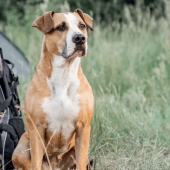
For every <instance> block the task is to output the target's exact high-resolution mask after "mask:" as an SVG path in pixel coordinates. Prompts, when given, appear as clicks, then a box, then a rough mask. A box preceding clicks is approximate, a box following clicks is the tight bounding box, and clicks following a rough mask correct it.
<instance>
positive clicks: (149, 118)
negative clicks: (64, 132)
mask: <svg viewBox="0 0 170 170" xmlns="http://www.w3.org/2000/svg"><path fill="white" fill-rule="evenodd" d="M46 3H47V4H43V5H44V6H43V5H42V7H41V9H38V10H37V9H35V13H32V11H31V9H29V8H28V10H26V11H27V13H26V16H25V20H26V21H27V22H26V23H25V26H20V25H17V24H16V23H17V19H15V18H14V19H15V20H16V22H14V21H11V20H10V14H8V20H9V23H8V25H7V26H6V27H5V30H6V34H7V35H8V36H9V37H10V38H11V39H12V40H13V41H14V42H15V43H16V44H17V45H18V46H19V47H20V48H21V49H22V50H23V51H24V52H25V54H26V56H27V57H28V59H29V61H30V63H31V75H30V79H31V77H32V75H33V74H34V72H35V69H36V65H37V63H38V61H39V56H40V51H41V43H42V38H43V34H42V33H40V32H39V31H38V30H36V29H34V28H31V23H32V21H33V20H34V19H35V18H36V17H37V16H38V15H40V14H42V11H43V12H44V10H53V8H51V7H49V6H50V2H48V1H47V2H46ZM47 7H48V8H47ZM64 9H67V10H69V5H68V3H65V5H64V6H62V7H61V10H62V11H64ZM54 10H55V9H54ZM133 10H135V11H136V15H137V17H136V18H137V20H136V21H135V22H134V21H133V20H132V19H131V17H130V15H129V13H130V12H129V8H125V9H124V11H125V13H126V17H127V23H126V24H120V23H117V22H116V23H115V22H113V23H108V25H106V27H105V28H101V27H100V25H99V23H98V24H97V25H96V24H94V30H95V31H94V32H89V39H88V43H89V45H88V46H89V49H88V54H87V57H85V58H83V59H82V67H83V70H84V74H85V75H86V77H87V79H88V80H89V82H90V84H91V86H92V88H93V92H94V96H95V112H94V116H93V120H92V123H91V126H92V131H91V141H90V157H91V158H94V159H95V164H94V166H95V169H96V170H104V169H105V170H113V169H114V170H122V169H124V170H130V169H131V170H134V169H136V170H145V169H146V170H147V169H150V170H168V169H170V19H169V14H170V10H169V9H168V5H167V8H166V10H167V11H166V12H167V18H166V19H165V18H161V19H160V20H158V21H156V20H155V19H154V18H152V17H151V16H150V14H149V12H146V13H145V14H144V13H142V12H141V10H140V8H138V7H136V8H135V9H133ZM56 11H57V10H56ZM113 28H114V30H113ZM30 79H29V80H28V81H27V82H22V83H21V85H20V87H19V92H20V96H21V99H22V103H23V101H24V96H25V91H26V88H27V86H28V83H29V81H30Z"/></svg>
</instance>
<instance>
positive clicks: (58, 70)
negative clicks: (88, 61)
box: [37, 44, 81, 95]
mask: <svg viewBox="0 0 170 170" xmlns="http://www.w3.org/2000/svg"><path fill="white" fill-rule="evenodd" d="M80 61H81V58H80V57H75V58H71V59H64V58H63V57H62V56H58V55H52V54H50V53H49V51H48V50H47V48H46V46H45V44H43V49H42V52H41V58H40V62H39V64H38V69H37V71H38V72H39V71H40V72H41V73H43V74H41V75H42V76H43V77H44V76H45V77H44V78H45V79H46V80H47V83H48V85H49V87H50V90H51V92H53V94H55V95H56V94H59V93H60V92H62V93H65V94H66V93H67V94H68V95H69V94H71V93H72V92H74V91H75V90H76V89H77V88H78V87H79V80H78V70H79V67H81V66H80Z"/></svg>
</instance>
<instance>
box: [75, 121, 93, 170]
mask: <svg viewBox="0 0 170 170" xmlns="http://www.w3.org/2000/svg"><path fill="white" fill-rule="evenodd" d="M76 126H77V129H76V145H75V151H76V169H77V170H86V166H87V160H88V148H89V140H90V130H91V127H90V125H84V123H82V122H77V124H76Z"/></svg>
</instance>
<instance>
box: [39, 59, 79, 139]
mask: <svg viewBox="0 0 170 170" xmlns="http://www.w3.org/2000/svg"><path fill="white" fill-rule="evenodd" d="M79 63H80V58H79V57H77V58H75V59H72V61H70V62H68V61H67V60H66V59H63V58H62V57H61V56H55V57H54V62H53V71H52V74H51V77H50V78H49V79H47V82H48V85H49V88H50V90H51V95H50V96H49V97H46V98H44V102H43V105H42V107H43V109H44V111H45V113H47V117H46V120H47V122H48V124H49V126H48V129H49V130H50V131H52V132H53V133H54V134H57V133H58V132H60V131H61V132H62V136H63V137H64V138H65V140H66V141H67V139H68V138H69V136H70V134H71V132H72V131H73V130H74V129H75V125H74V121H75V119H76V118H77V116H78V113H79V96H80V95H79V94H78V92H77V89H78V87H79V85H80V82H79V79H78V75H77V72H78V67H79Z"/></svg>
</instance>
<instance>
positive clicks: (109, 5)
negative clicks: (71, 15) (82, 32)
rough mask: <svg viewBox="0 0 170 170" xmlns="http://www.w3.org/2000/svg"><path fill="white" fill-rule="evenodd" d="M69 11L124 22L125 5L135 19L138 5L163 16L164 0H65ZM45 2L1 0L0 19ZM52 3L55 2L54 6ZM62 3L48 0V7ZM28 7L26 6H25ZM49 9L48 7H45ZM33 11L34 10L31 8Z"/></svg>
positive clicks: (156, 16)
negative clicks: (78, 10) (80, 11)
mask: <svg viewBox="0 0 170 170" xmlns="http://www.w3.org/2000/svg"><path fill="white" fill-rule="evenodd" d="M67 2H68V4H69V5H70V9H71V11H74V10H75V9H76V8H81V9H82V10H83V11H84V12H86V13H89V14H90V15H92V16H93V18H94V19H95V21H97V22H98V23H100V24H102V25H105V24H108V23H111V22H113V21H119V22H126V17H125V15H126V13H125V11H124V8H125V6H129V7H130V15H131V17H132V19H133V20H134V21H135V20H136V18H135V16H136V15H135V13H136V11H135V10H133V9H134V8H133V7H136V6H139V7H140V8H141V9H142V11H143V12H145V11H146V10H150V14H151V16H154V17H155V18H156V19H159V18H160V17H162V16H163V17H166V16H165V0H143V1H141V0H85V1H82V0H67ZM42 3H45V0H3V1H0V21H3V22H7V17H6V16H7V14H8V13H10V12H12V16H13V15H14V16H15V15H16V16H17V17H18V19H19V21H22V18H23V17H24V15H25V11H26V7H25V5H29V6H30V7H32V8H34V9H35V8H39V5H40V4H42ZM54 4H56V5H55V6H54ZM62 4H64V1H62V0H48V5H49V6H50V7H53V8H56V6H60V5H62ZM27 7H28V6H27ZM47 9H49V8H47ZM33 12H35V11H34V10H33Z"/></svg>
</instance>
